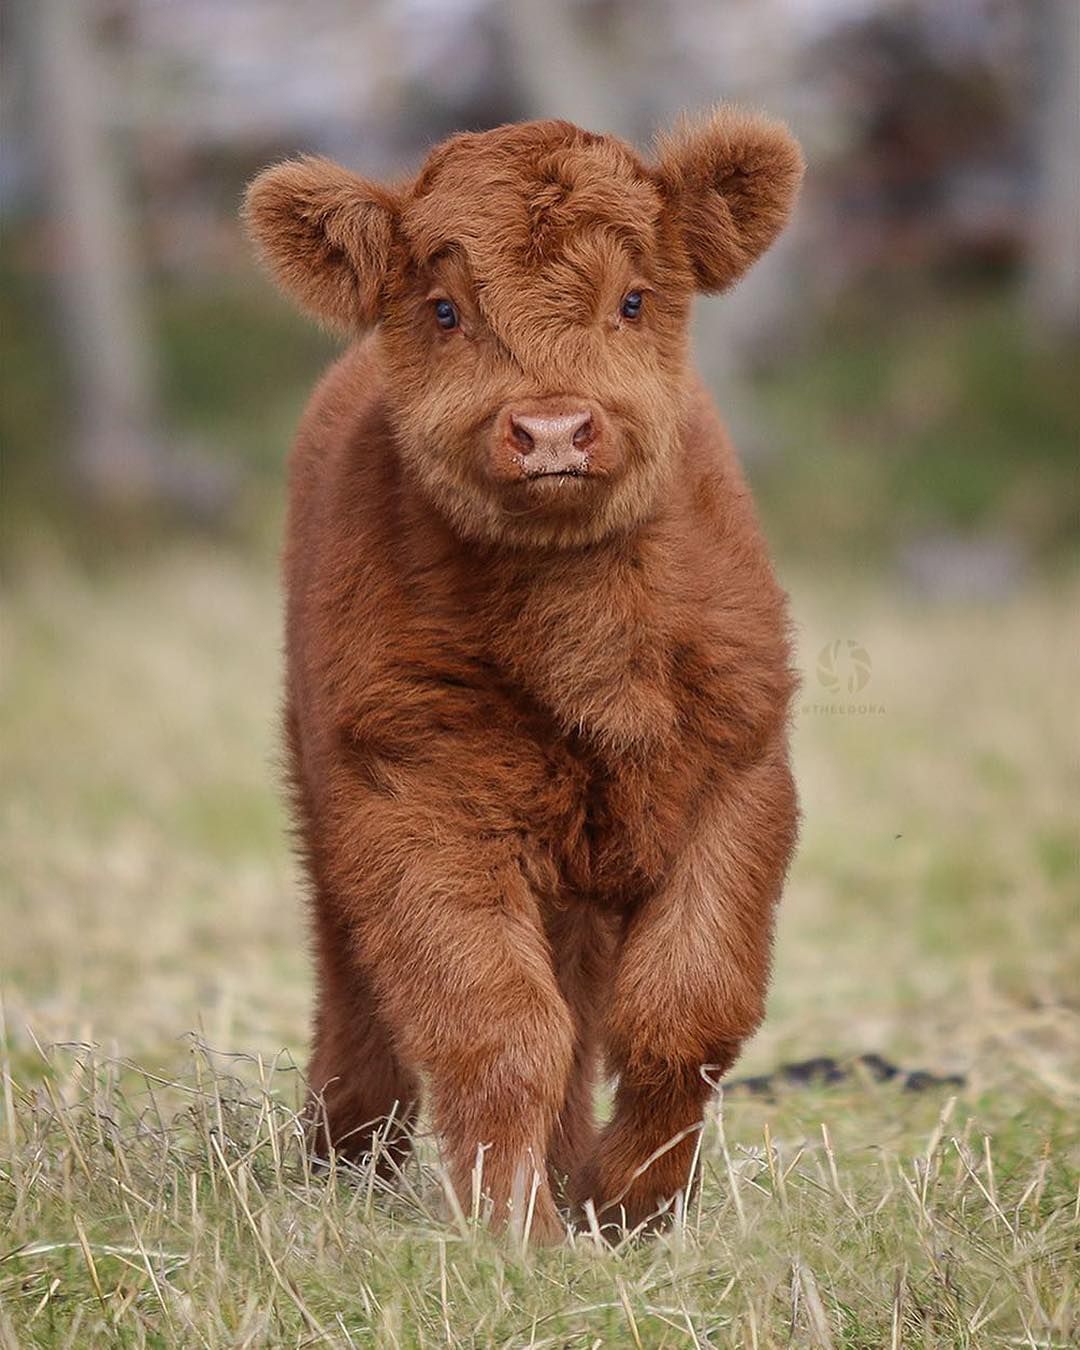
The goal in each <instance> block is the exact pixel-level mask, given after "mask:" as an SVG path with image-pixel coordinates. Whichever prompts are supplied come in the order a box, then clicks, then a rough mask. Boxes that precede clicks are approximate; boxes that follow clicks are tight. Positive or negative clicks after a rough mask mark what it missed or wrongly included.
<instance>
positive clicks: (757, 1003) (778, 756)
mask: <svg viewBox="0 0 1080 1350" xmlns="http://www.w3.org/2000/svg"><path fill="white" fill-rule="evenodd" d="M796 818H797V808H796V802H795V792H794V787H793V784H792V780H791V775H790V772H789V770H788V766H787V762H786V759H785V758H784V756H783V753H782V751H781V750H779V749H777V750H776V752H775V753H774V754H772V755H770V756H768V757H767V758H766V759H765V760H763V761H761V762H760V763H758V764H756V765H755V766H753V767H752V768H751V769H749V770H744V771H742V773H741V774H740V776H739V777H738V778H737V779H736V780H735V781H733V782H729V783H728V784H726V785H725V788H724V790H723V792H722V794H721V795H718V797H717V798H716V800H715V801H714V802H713V803H712V804H711V805H710V807H709V808H708V810H707V812H705V813H703V816H702V819H701V821H700V825H699V828H698V830H697V832H696V834H695V837H694V838H693V839H692V841H691V842H690V843H689V845H688V846H687V848H686V850H685V852H684V854H683V856H682V857H681V858H680V860H679V862H678V863H677V865H676V867H675V868H674V870H673V872H672V875H671V877H670V878H669V880H668V882H667V883H666V885H665V886H664V888H663V889H662V891H661V892H660V893H658V894H657V895H655V896H654V897H652V898H651V899H650V900H648V901H647V902H646V903H645V904H643V905H642V907H641V909H640V910H638V912H637V913H636V914H635V916H634V918H633V919H632V921H631V923H630V925H629V929H628V932H627V935H626V939H625V941H624V944H623V947H622V951H621V953H620V955H619V958H618V965H617V968H616V972H615V981H614V989H613V995H612V1001H611V1006H610V1009H609V1016H608V1027H607V1036H608V1052H609V1061H610V1063H611V1067H612V1068H613V1069H614V1070H615V1071H616V1072H617V1073H618V1075H619V1082H618V1087H617V1090H616V1095H615V1108H614V1114H613V1116H612V1119H611V1121H610V1123H609V1124H608V1125H607V1126H606V1128H605V1130H604V1132H603V1134H602V1135H601V1138H600V1141H599V1144H598V1146H597V1148H596V1151H595V1152H594V1154H593V1156H592V1158H591V1159H590V1160H589V1161H588V1163H587V1164H586V1165H585V1167H584V1168H583V1169H582V1172H581V1173H580V1175H579V1177H578V1179H577V1184H576V1186H575V1187H574V1192H575V1195H576V1198H577V1199H578V1201H579V1202H583V1201H585V1200H586V1199H591V1200H592V1202H593V1204H594V1206H595V1208H596V1211H597V1214H598V1216H599V1220H600V1223H601V1225H602V1226H603V1225H606V1224H616V1225H618V1226H620V1227H626V1228H634V1227H636V1226H637V1225H638V1224H640V1223H642V1222H644V1221H645V1220H648V1219H650V1218H651V1217H652V1216H654V1215H657V1214H659V1213H663V1212H665V1211H670V1208H671V1206H672V1202H673V1200H674V1198H675V1196H676V1195H677V1193H679V1192H680V1191H682V1192H684V1193H685V1190H686V1187H687V1183H688V1179H689V1171H690V1165H691V1161H692V1159H693V1154H694V1149H695V1147H696V1144H697V1133H698V1128H699V1127H700V1124H701V1121H702V1117H703V1114H704V1108H705V1104H706V1102H707V1100H708V1097H709V1095H710V1092H711V1083H710V1080H712V1082H715V1081H716V1078H717V1077H718V1076H719V1075H720V1074H722V1073H724V1072H726V1071H727V1070H728V1069H729V1068H730V1067H731V1065H732V1064H733V1063H734V1061H735V1059H736V1057H737V1055H738V1053H739V1049H740V1047H741V1045H742V1042H743V1041H744V1040H745V1039H746V1037H747V1036H749V1035H750V1034H751V1033H752V1032H753V1031H754V1030H755V1028H756V1027H757V1026H758V1024H759V1022H760V1021H761V1018H762V1015H763V1012H764V1005H765V992H766V986H767V983H768V975H769V966H770V952H771V944H772V928H773V909H774V907H775V904H776V901H777V899H778V897H779V894H780V888H781V885H782V883H783V879H784V873H785V871H786V869H787V864H788V860H789V858H790V855H791V851H792V848H793V846H794V841H795V832H796Z"/></svg>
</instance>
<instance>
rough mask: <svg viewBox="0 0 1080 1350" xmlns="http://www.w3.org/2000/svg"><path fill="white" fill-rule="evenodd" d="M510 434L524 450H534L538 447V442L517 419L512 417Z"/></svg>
mask: <svg viewBox="0 0 1080 1350" xmlns="http://www.w3.org/2000/svg"><path fill="white" fill-rule="evenodd" d="M510 434H511V435H512V436H513V438H514V440H515V441H517V443H518V445H520V446H521V448H522V449H523V450H532V449H533V447H534V446H535V445H536V442H535V441H534V440H533V438H532V437H531V436H530V435H529V433H528V431H527V430H526V429H525V427H523V426H522V425H521V423H520V422H519V421H518V420H517V418H516V417H511V419H510Z"/></svg>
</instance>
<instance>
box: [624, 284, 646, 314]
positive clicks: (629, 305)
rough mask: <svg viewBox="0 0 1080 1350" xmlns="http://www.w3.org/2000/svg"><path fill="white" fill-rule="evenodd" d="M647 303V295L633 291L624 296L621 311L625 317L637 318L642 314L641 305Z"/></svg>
mask: <svg viewBox="0 0 1080 1350" xmlns="http://www.w3.org/2000/svg"><path fill="white" fill-rule="evenodd" d="M644 303H645V297H644V296H643V295H642V294H641V292H640V291H631V292H630V293H629V294H628V295H624V296H623V302H622V306H621V307H620V309H619V313H620V314H621V315H622V316H623V318H624V319H636V318H638V317H639V316H640V314H641V307H642V305H643V304H644Z"/></svg>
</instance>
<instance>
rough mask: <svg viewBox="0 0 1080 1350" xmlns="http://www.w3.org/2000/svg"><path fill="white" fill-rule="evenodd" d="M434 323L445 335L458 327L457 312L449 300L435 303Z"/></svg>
mask: <svg viewBox="0 0 1080 1350" xmlns="http://www.w3.org/2000/svg"><path fill="white" fill-rule="evenodd" d="M435 322H436V323H437V324H438V325H439V327H440V328H442V329H444V330H445V331H446V332H447V333H449V332H450V331H451V330H452V329H454V328H456V327H457V326H458V312H457V310H456V309H455V308H454V306H453V305H452V304H451V303H450V301H449V300H436V301H435Z"/></svg>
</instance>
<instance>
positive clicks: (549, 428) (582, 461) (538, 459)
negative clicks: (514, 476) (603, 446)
mask: <svg viewBox="0 0 1080 1350" xmlns="http://www.w3.org/2000/svg"><path fill="white" fill-rule="evenodd" d="M510 430H511V433H512V435H513V437H514V440H515V441H516V442H517V443H518V445H519V446H520V447H521V452H522V463H523V464H524V466H525V472H526V473H528V474H542V473H578V472H581V471H583V470H584V469H585V468H586V467H587V464H588V455H587V453H586V452H587V450H588V448H589V445H590V443H591V442H592V439H593V422H592V414H591V413H589V412H586V411H574V412H567V413H562V414H560V415H559V416H557V417H543V416H539V415H533V414H525V413H511V415H510Z"/></svg>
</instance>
